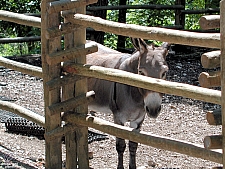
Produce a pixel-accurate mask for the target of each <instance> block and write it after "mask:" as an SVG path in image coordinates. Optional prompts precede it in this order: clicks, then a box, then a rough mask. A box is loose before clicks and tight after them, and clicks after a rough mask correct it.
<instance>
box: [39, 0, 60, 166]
mask: <svg viewBox="0 0 225 169" xmlns="http://www.w3.org/2000/svg"><path fill="white" fill-rule="evenodd" d="M51 1H52V0H43V1H42V3H41V48H42V49H41V51H42V70H43V85H44V101H45V123H46V125H45V130H46V132H49V131H51V130H53V129H55V128H57V127H59V126H61V116H60V112H58V113H57V114H54V115H52V116H51V115H50V113H49V110H48V106H50V105H51V104H54V103H58V102H59V101H60V87H57V88H55V89H54V90H51V91H49V90H48V88H47V86H46V82H48V81H50V80H52V79H54V78H57V77H60V73H61V65H60V64H59V63H58V64H56V65H49V64H48V63H47V61H46V55H47V54H49V53H52V52H56V51H60V50H61V37H55V38H52V39H46V36H45V35H46V30H47V29H48V28H50V27H53V26H58V25H59V23H60V13H59V12H56V13H52V14H49V13H48V10H47V5H48V3H49V2H51ZM61 141H62V140H61V137H59V138H56V139H54V140H51V141H47V140H46V142H45V144H46V145H45V157H46V158H45V159H46V164H45V168H48V169H61V168H62V147H61V146H62V145H61Z"/></svg>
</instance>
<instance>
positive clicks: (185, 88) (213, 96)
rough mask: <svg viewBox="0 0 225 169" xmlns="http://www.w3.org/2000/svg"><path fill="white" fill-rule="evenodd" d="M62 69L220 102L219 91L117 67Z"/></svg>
mask: <svg viewBox="0 0 225 169" xmlns="http://www.w3.org/2000/svg"><path fill="white" fill-rule="evenodd" d="M63 70H64V71H65V72H68V73H72V74H77V75H81V76H87V77H95V78H99V79H104V80H109V81H115V82H118V83H124V84H128V85H132V86H136V87H140V88H144V89H148V90H152V91H156V92H160V93H166V94H172V95H177V96H183V97H187V98H192V99H197V100H202V101H205V102H210V103H215V104H221V92H220V91H218V90H213V89H207V88H203V87H198V86H193V85H189V84H183V83H177V82H169V81H166V80H162V79H155V78H151V77H146V76H141V75H138V74H134V73H130V72H125V71H122V70H118V69H111V68H105V67H100V66H91V65H80V64H74V65H66V66H64V67H63Z"/></svg>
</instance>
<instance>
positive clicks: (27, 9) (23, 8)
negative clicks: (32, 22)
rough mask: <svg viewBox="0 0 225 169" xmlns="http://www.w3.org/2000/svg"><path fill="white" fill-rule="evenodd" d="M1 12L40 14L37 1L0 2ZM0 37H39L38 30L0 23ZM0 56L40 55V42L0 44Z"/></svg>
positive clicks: (13, 0)
mask: <svg viewBox="0 0 225 169" xmlns="http://www.w3.org/2000/svg"><path fill="white" fill-rule="evenodd" d="M0 3H1V7H0V9H1V10H6V11H10V12H16V13H23V14H24V13H40V11H41V10H40V1H39V0H19V1H17V0H0ZM0 32H1V33H0V37H1V38H5V37H7V38H13V37H26V36H35V35H36V36H40V29H38V28H34V27H29V26H24V25H19V24H16V23H13V22H5V21H1V22H0ZM0 49H1V51H0V54H1V55H4V56H9V55H20V54H27V53H40V42H34V43H31V42H30V43H15V44H4V45H3V44H0Z"/></svg>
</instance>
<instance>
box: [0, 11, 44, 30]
mask: <svg viewBox="0 0 225 169" xmlns="http://www.w3.org/2000/svg"><path fill="white" fill-rule="evenodd" d="M0 20H3V21H9V22H14V23H18V24H21V25H27V26H33V27H37V28H41V18H39V17H34V16H27V15H24V14H18V13H14V12H9V11H4V10H0Z"/></svg>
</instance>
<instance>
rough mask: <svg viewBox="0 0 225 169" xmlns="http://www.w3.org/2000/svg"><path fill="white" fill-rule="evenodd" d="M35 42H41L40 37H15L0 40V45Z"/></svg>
mask: <svg viewBox="0 0 225 169" xmlns="http://www.w3.org/2000/svg"><path fill="white" fill-rule="evenodd" d="M36 41H41V37H40V36H29V37H16V38H0V44H6V43H21V42H36Z"/></svg>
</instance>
